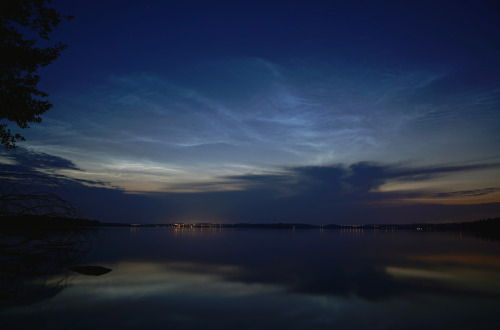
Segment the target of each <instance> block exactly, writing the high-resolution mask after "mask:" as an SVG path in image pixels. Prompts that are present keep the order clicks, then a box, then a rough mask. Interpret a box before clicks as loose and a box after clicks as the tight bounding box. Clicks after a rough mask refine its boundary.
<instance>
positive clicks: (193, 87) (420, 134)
mask: <svg viewBox="0 0 500 330" xmlns="http://www.w3.org/2000/svg"><path fill="white" fill-rule="evenodd" d="M53 7H54V8H56V9H57V10H58V11H59V12H61V13H63V14H68V15H73V16H75V18H74V19H73V20H71V21H69V22H64V23H62V24H61V25H60V27H59V29H58V30H57V31H55V32H54V33H53V34H52V38H51V40H53V41H62V42H64V43H67V44H68V48H67V49H66V50H65V51H64V52H63V53H62V55H61V57H60V58H59V59H57V60H56V61H55V62H54V63H52V64H51V65H49V66H47V67H46V68H44V69H43V70H41V71H40V75H41V77H42V79H41V82H40V84H39V87H40V89H41V90H42V91H46V92H47V93H48V94H49V95H50V97H49V100H50V101H51V102H52V103H53V104H54V108H53V109H52V110H50V111H49V112H47V113H46V114H45V115H44V116H43V122H42V123H41V124H34V125H32V126H31V128H30V129H28V130H24V131H23V132H22V133H23V135H25V137H26V142H21V143H18V145H19V147H18V148H17V149H16V150H14V151H12V150H5V148H4V150H3V151H2V154H1V156H0V157H1V158H0V161H2V162H3V163H4V164H3V167H4V168H7V169H15V170H17V171H26V172H30V173H40V172H41V173H45V174H46V175H49V176H53V177H55V178H57V180H59V181H60V182H61V183H63V184H64V186H65V187H66V188H67V189H66V190H65V193H64V194H65V195H64V197H65V198H68V199H70V200H71V201H73V203H74V204H75V206H77V207H78V208H80V209H81V210H82V211H83V213H84V215H85V216H86V217H88V218H92V219H99V220H103V221H116V222H143V223H155V222H163V223H170V222H175V221H186V222H205V221H216V222H226V223H237V222H304V223H313V224H326V223H338V224H357V223H359V224H361V223H409V222H447V221H464V220H475V219H478V218H482V217H492V216H499V215H500V147H499V144H500V79H499V77H500V33H499V31H500V9H499V7H498V6H497V5H495V2H494V1H477V0H476V1H472V0H471V1H439V0H436V1H412V2H410V1H334V0H331V1H313V0H308V1H272V0H268V1H236V0H235V1H186V0H183V1H124V0H120V1H106V0H99V1H93V0H89V1H80V2H78V1H63V0H59V1H53Z"/></svg>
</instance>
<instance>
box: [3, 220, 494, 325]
mask: <svg viewBox="0 0 500 330" xmlns="http://www.w3.org/2000/svg"><path fill="white" fill-rule="evenodd" d="M82 236H83V237H84V238H83V240H81V241H79V244H78V245H74V246H73V245H72V246H73V248H71V249H68V250H67V251H65V252H63V251H56V249H54V251H52V250H50V249H46V250H47V251H49V250H50V251H52V252H50V251H49V253H45V252H44V253H40V254H39V255H38V254H37V255H36V257H33V255H29V254H24V255H23V254H20V255H21V256H20V257H18V259H16V260H13V259H12V258H11V257H6V256H5V255H4V256H3V257H2V264H1V266H2V269H1V270H2V278H1V280H2V283H1V288H2V292H3V293H0V294H2V295H3V298H2V304H1V305H0V306H1V307H0V329H3V328H5V329H11V328H13V329H116V328H120V329H403V328H404V329H471V328H481V329H500V242H499V241H496V240H491V239H486V238H481V237H478V236H475V235H473V234H466V233H459V232H422V231H415V232H410V231H408V232H404V231H366V230H364V231H363V230H319V229H318V230H316V229H310V230H272V229H267V230H262V229H173V228H101V229H97V230H95V231H92V232H89V233H85V234H82ZM44 251H45V250H44ZM27 255H28V256H27ZM79 265H91V266H102V267H106V268H110V269H112V270H111V271H110V272H108V273H106V274H103V275H100V276H93V275H84V274H81V273H78V272H75V271H72V270H70V269H69V268H70V267H73V266H79Z"/></svg>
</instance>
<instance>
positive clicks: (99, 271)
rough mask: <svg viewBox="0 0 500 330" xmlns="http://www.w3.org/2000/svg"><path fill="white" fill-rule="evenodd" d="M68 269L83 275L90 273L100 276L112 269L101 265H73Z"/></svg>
mask: <svg viewBox="0 0 500 330" xmlns="http://www.w3.org/2000/svg"><path fill="white" fill-rule="evenodd" d="M69 269H71V270H72V271H74V272H77V273H80V274H83V275H92V276H101V275H104V274H107V273H109V272H110V271H112V269H110V268H106V267H101V266H74V267H70V268H69Z"/></svg>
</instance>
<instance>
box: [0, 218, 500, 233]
mask: <svg viewBox="0 0 500 330" xmlns="http://www.w3.org/2000/svg"><path fill="white" fill-rule="evenodd" d="M41 227H43V228H47V227H51V228H57V227H60V228H71V227H79V228H81V227H88V228H90V227H99V228H102V227H130V228H143V227H144V228H145V227H160V228H178V229H182V228H185V229H189V228H191V229H196V228H200V229H201V228H207V229H210V228H212V229H217V228H220V229H222V228H232V229H239V228H241V229H285V230H294V229H352V230H415V231H467V232H480V233H492V234H493V233H496V234H500V218H490V219H481V220H476V221H469V222H451V223H411V224H366V225H338V224H328V225H312V224H305V223H236V224H222V223H171V224H137V223H136V224H131V223H113V222H101V221H98V220H87V219H74V218H66V217H49V216H36V215H17V216H0V228H24V229H30V228H33V229H36V228H41Z"/></svg>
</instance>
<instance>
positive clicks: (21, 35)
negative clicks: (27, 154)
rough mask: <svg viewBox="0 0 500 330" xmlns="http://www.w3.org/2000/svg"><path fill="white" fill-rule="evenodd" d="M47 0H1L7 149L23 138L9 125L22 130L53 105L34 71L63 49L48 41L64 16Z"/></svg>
mask: <svg viewBox="0 0 500 330" xmlns="http://www.w3.org/2000/svg"><path fill="white" fill-rule="evenodd" d="M50 3H51V1H50V0H0V54H1V57H2V59H1V62H0V138H1V144H3V145H4V146H6V147H7V148H15V146H16V141H24V140H25V139H24V137H23V136H22V135H21V134H19V133H13V132H12V131H11V129H10V128H9V125H12V124H13V123H16V124H17V126H18V127H19V128H21V129H24V128H28V127H29V123H40V122H41V121H42V118H41V115H42V114H43V113H44V112H45V111H47V110H49V109H50V108H52V104H51V103H50V102H49V101H47V100H46V99H44V98H46V97H47V96H48V94H47V93H45V92H42V91H40V90H38V89H37V84H38V82H39V80H40V76H39V75H37V74H36V71H37V70H38V69H39V68H40V67H45V66H46V65H48V64H50V63H51V62H52V61H54V60H55V59H56V58H57V57H58V56H59V55H60V54H61V51H62V50H64V49H65V48H66V45H65V44H63V43H56V44H55V45H51V46H46V47H39V46H38V45H37V42H38V43H47V42H48V41H49V34H50V33H51V32H52V30H53V29H55V28H56V27H57V26H58V25H59V24H60V23H61V22H62V21H63V20H69V19H71V18H72V17H71V16H64V15H61V14H60V13H58V12H57V11H56V10H55V9H53V8H50V7H49V5H50Z"/></svg>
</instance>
